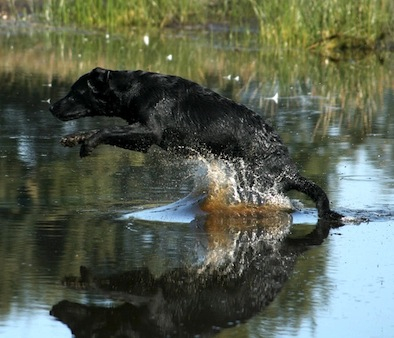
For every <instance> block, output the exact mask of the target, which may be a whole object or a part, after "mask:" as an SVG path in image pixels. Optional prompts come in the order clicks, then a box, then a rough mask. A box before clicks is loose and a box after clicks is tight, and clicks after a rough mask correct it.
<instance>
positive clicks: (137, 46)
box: [0, 32, 392, 136]
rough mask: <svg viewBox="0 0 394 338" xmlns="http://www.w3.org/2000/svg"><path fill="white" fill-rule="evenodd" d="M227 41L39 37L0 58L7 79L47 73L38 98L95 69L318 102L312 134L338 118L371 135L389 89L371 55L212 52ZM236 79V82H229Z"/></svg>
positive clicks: (249, 45) (2, 44) (241, 97)
mask: <svg viewBox="0 0 394 338" xmlns="http://www.w3.org/2000/svg"><path fill="white" fill-rule="evenodd" d="M227 38H228V35H226V34H225V35H218V34H216V35H215V37H211V38H206V37H204V35H203V34H201V35H197V34H194V36H193V41H190V40H189V39H187V37H186V36H185V37H180V38H175V39H174V38H166V37H165V36H162V35H159V34H156V35H151V43H150V45H149V46H146V45H144V42H143V39H142V36H141V35H139V34H136V33H135V34H133V35H130V36H129V37H128V38H125V39H122V38H118V37H114V38H112V37H111V38H110V39H106V38H105V36H103V35H100V34H99V35H90V34H86V35H71V36H70V35H69V34H68V33H62V32H61V33H56V34H55V33H42V34H36V35H27V36H25V37H20V38H17V37H14V38H13V39H10V40H7V39H3V40H0V58H1V59H2V61H3V65H5V67H6V69H9V70H10V73H9V75H8V76H9V79H8V81H11V82H12V81H15V80H16V79H14V78H15V77H16V76H17V74H20V73H26V74H31V73H36V74H40V75H44V76H45V78H47V79H48V80H47V82H45V83H39V84H37V85H35V86H34V87H32V88H31V89H30V91H31V92H37V91H40V90H42V91H45V93H43V94H41V96H42V98H43V99H47V98H48V97H47V96H48V92H47V91H48V87H45V86H43V85H45V84H47V83H52V84H53V87H59V84H58V82H67V83H68V84H71V82H73V81H75V79H76V78H77V77H78V76H80V75H81V74H83V73H85V72H87V71H89V70H91V69H92V68H94V67H96V66H102V67H107V68H111V69H146V70H152V71H160V72H162V73H170V74H176V75H179V76H183V77H186V78H190V79H193V80H195V81H197V82H199V83H202V84H204V85H206V86H208V87H211V88H213V89H214V90H217V91H220V92H221V93H223V94H225V95H226V96H230V97H233V98H235V99H236V100H238V101H242V102H243V103H245V104H247V105H249V106H251V107H253V108H254V109H257V110H258V109H262V110H266V111H267V109H266V108H267V107H268V108H269V107H273V104H271V103H272V102H271V101H269V100H265V99H264V98H265V97H271V96H273V95H274V94H275V93H276V92H279V96H280V97H286V96H288V97H297V96H307V95H310V96H313V97H321V98H322V100H321V107H319V111H321V112H324V114H322V115H321V116H320V120H319V121H316V122H318V124H317V126H316V129H315V130H314V135H315V136H319V135H326V134H327V132H328V129H329V126H330V125H331V123H332V121H333V120H338V119H339V120H340V121H341V122H340V123H341V124H342V125H343V126H346V128H350V129H357V130H359V132H360V133H363V134H365V133H368V132H371V126H372V116H373V115H374V114H375V112H376V107H377V106H380V102H381V101H382V95H383V90H384V89H385V88H391V87H392V82H391V78H392V74H390V66H389V65H387V66H386V65H384V64H383V65H381V64H380V63H379V62H378V60H377V59H376V58H375V57H374V56H373V55H371V56H370V57H367V58H365V59H363V60H359V61H358V62H357V63H354V62H353V61H352V62H351V63H348V62H343V63H338V64H334V63H331V62H329V61H324V60H322V59H320V58H319V57H317V56H316V55H313V54H310V53H308V52H303V53H300V52H299V51H297V50H295V51H294V53H293V52H286V53H281V52H280V51H275V50H273V51H269V52H268V51H264V50H261V51H260V50H256V49H255V46H256V42H255V41H253V39H250V37H249V36H248V35H245V39H241V38H240V37H238V38H237V39H238V40H237V41H233V44H234V45H235V46H243V48H245V52H244V51H243V49H240V50H238V49H237V48H236V47H235V50H234V49H229V48H228V46H226V48H223V49H221V48H212V46H218V44H219V43H223V41H227V40H226V39H227ZM216 40H218V41H216ZM196 46H197V48H196ZM191 50H193V52H192V53H191V52H190V51H191ZM229 51H230V52H229ZM168 54H172V55H173V61H168V60H167V59H166V56H167V55H168ZM381 61H382V62H384V60H383V59H381ZM229 74H230V75H232V79H231V80H229V79H228V76H227V75H229ZM236 76H238V77H239V81H235V80H234V78H235V77H236ZM54 77H55V78H54ZM283 102H284V101H283V100H282V103H283ZM292 102H295V101H292ZM296 108H297V107H295V109H296ZM289 109H291V107H290V108H289ZM344 114H345V115H344Z"/></svg>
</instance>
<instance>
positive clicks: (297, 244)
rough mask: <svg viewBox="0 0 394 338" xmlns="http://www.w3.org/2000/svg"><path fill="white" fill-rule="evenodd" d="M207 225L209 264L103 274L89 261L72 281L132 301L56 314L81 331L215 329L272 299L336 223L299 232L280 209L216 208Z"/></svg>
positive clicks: (59, 308) (64, 307)
mask: <svg viewBox="0 0 394 338" xmlns="http://www.w3.org/2000/svg"><path fill="white" fill-rule="evenodd" d="M204 228H205V231H206V233H207V234H208V238H209V241H208V243H207V254H206V259H205V260H204V262H203V263H202V264H199V265H198V266H193V267H190V266H189V267H182V268H176V269H171V270H169V271H167V272H165V273H163V274H162V275H160V276H159V277H156V276H154V275H153V274H152V273H151V272H150V271H149V270H148V269H146V268H141V269H136V270H132V271H127V272H123V273H119V274H114V275H110V276H104V277H103V276H101V277H100V276H94V275H93V274H92V273H91V272H90V271H89V270H88V269H87V268H86V267H81V271H80V276H79V277H75V278H72V277H67V278H65V280H64V283H65V284H66V285H68V286H71V287H76V288H84V289H92V290H94V289H96V290H97V289H99V290H100V292H105V293H106V294H107V295H108V297H109V298H115V299H118V300H119V299H121V300H122V301H124V304H123V305H121V306H118V307H111V308H105V307H100V306H90V305H82V304H78V303H72V302H69V301H67V300H63V301H61V302H60V303H58V304H56V305H54V306H53V308H52V310H51V315H53V316H55V317H56V318H58V319H59V320H60V321H62V322H63V323H65V324H67V325H68V326H69V328H70V329H71V331H72V332H73V334H74V335H75V336H76V337H92V336H94V337H140V336H141V337H145V336H146V337H167V336H179V337H187V336H196V335H200V336H209V335H211V334H214V333H215V332H217V331H218V330H220V329H221V328H225V327H229V326H232V325H234V324H236V323H239V322H242V321H245V320H247V319H249V318H251V317H252V316H254V315H255V314H257V313H258V312H259V311H260V310H261V309H262V308H264V307H265V306H266V305H267V304H269V303H270V302H271V301H272V300H273V298H274V297H275V296H276V295H277V294H278V292H279V291H280V289H281V287H282V286H283V284H284V282H285V281H286V280H287V279H288V277H289V275H290V274H291V272H292V270H293V267H294V265H295V262H296V259H297V257H298V256H299V254H301V253H302V252H304V251H305V250H306V248H307V247H308V246H310V245H319V244H321V243H322V242H323V240H324V239H325V238H326V237H327V235H328V233H329V229H330V226H329V224H327V223H325V222H324V221H319V223H318V224H317V226H316V228H315V229H314V230H313V231H312V232H311V233H309V234H308V235H306V236H304V237H302V238H293V237H292V236H289V233H290V229H291V216H290V215H289V214H288V213H286V212H280V211H275V212H274V211H272V212H264V213H261V214H260V213H256V214H254V215H249V216H248V217H233V216H231V215H227V216H223V215H220V214H216V215H210V216H209V217H208V219H206V220H205V221H204Z"/></svg>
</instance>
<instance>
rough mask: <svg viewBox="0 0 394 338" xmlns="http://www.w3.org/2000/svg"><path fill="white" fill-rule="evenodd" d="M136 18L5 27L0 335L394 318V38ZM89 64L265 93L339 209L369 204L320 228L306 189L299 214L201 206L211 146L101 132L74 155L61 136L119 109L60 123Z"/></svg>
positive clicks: (371, 325)
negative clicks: (169, 146) (349, 40)
mask: <svg viewBox="0 0 394 338" xmlns="http://www.w3.org/2000/svg"><path fill="white" fill-rule="evenodd" d="M144 35H145V34H141V35H139V34H137V33H134V34H130V36H127V37H121V36H111V37H109V38H108V37H106V36H105V35H104V34H103V35H101V34H91V33H75V32H64V31H45V32H41V31H40V30H39V29H36V30H34V31H33V32H32V31H30V30H27V31H25V32H24V31H23V30H21V29H16V30H11V31H8V30H7V32H3V33H1V35H0V45H1V46H0V59H1V60H2V62H1V64H0V83H2V86H1V94H0V95H1V96H0V144H1V148H0V219H1V228H0V254H1V257H2V258H1V260H0V264H1V271H2V277H1V279H0V294H1V296H0V299H1V302H0V336H4V337H42V336H47V337H52V336H55V335H56V336H57V337H70V336H71V330H73V332H74V334H75V335H76V336H77V337H82V336H90V335H92V332H93V331H94V332H96V334H97V336H100V334H101V336H103V337H107V336H109V335H111V334H112V335H113V336H116V334H120V332H123V333H127V334H129V335H132V333H136V332H140V333H141V334H142V336H160V335H165V334H168V335H177V334H178V335H181V336H185V335H195V334H201V335H207V336H210V335H217V336H219V337H220V336H223V337H231V336H234V337H275V336H278V337H279V336H280V337H287V336H298V337H325V336H327V337H328V336H330V337H332V336H349V335H354V336H358V337H392V336H394V324H393V321H392V320H391V316H392V313H394V306H393V304H392V302H390V299H393V296H394V288H393V285H394V265H393V263H392V259H391V243H392V242H393V240H394V227H393V224H394V220H393V219H394V215H393V212H392V210H393V204H394V193H393V188H394V179H393V177H394V176H393V173H394V166H393V164H392V163H393V154H394V151H393V137H394V121H393V117H392V114H391V112H392V110H393V107H394V99H393V98H394V95H393V82H392V78H393V64H392V60H391V58H390V56H391V55H380V57H379V58H377V57H376V56H374V55H371V56H369V57H367V58H365V59H362V60H359V61H352V60H347V61H344V62H341V63H332V62H330V61H328V60H324V59H321V58H320V57H319V56H317V55H312V54H308V53H305V52H303V51H290V52H285V51H280V50H279V51H278V50H275V49H270V48H266V49H262V48H261V46H259V44H258V42H257V40H256V39H255V38H254V37H253V36H250V35H247V36H242V34H240V35H239V36H233V35H229V34H227V33H225V32H214V33H212V34H206V33H203V32H201V33H199V32H189V33H185V34H179V33H174V32H171V31H169V32H165V33H160V34H159V33H156V34H154V33H152V34H150V39H149V41H150V43H149V45H146V44H145V43H144V38H143V37H144ZM169 55H172V58H169V57H168V56H169ZM95 66H103V67H108V68H114V69H124V68H127V69H138V68H143V69H148V70H152V71H160V72H163V73H172V74H177V75H180V76H184V77H187V78H190V79H193V80H195V81H197V82H199V83H202V84H204V85H206V86H208V87H210V88H212V89H214V90H217V91H219V92H221V93H222V94H224V95H226V96H229V97H232V98H234V99H235V100H237V101H241V102H242V103H244V104H247V105H248V106H249V107H251V108H252V109H254V110H256V111H263V112H264V116H265V117H266V118H267V119H268V120H270V121H271V122H272V123H273V124H274V125H275V127H276V129H277V130H278V131H279V133H280V134H281V136H282V138H283V140H284V142H285V143H286V144H287V145H288V146H289V148H290V152H291V154H292V156H293V157H294V159H295V160H296V162H297V163H298V165H299V166H300V168H301V171H302V173H303V174H304V175H305V176H307V177H309V178H311V179H313V180H315V181H316V182H317V183H319V184H320V185H321V186H322V187H323V188H324V189H325V190H326V192H327V193H328V195H329V196H330V200H331V202H332V207H333V209H334V210H337V211H339V212H341V213H344V214H345V215H347V216H348V219H349V220H353V219H354V218H363V217H364V218H368V219H369V222H363V223H360V224H355V223H354V222H349V223H347V224H346V225H345V226H343V227H341V228H337V229H331V230H330V231H328V229H327V228H326V226H325V225H324V224H317V217H316V211H315V209H314V208H313V204H311V202H310V201H308V200H307V199H306V198H305V196H303V195H301V194H297V193H292V194H290V195H289V196H290V198H291V200H292V201H293V202H296V204H297V205H300V203H302V204H303V207H302V208H301V209H300V210H297V211H295V212H294V213H293V214H292V215H291V216H290V215H289V214H288V213H286V212H282V211H275V210H272V209H269V208H268V209H264V208H258V209H257V210H256V209H253V208H252V209H245V208H241V209H232V210H228V208H227V209H226V210H223V209H220V208H222V207H223V206H222V205H216V207H217V208H219V209H218V210H220V212H211V213H210V214H209V215H206V214H199V213H198V211H197V210H196V209H195V204H193V203H192V202H193V201H195V199H194V200H193V198H197V199H198V198H200V197H201V196H202V195H198V194H197V195H189V194H190V192H192V191H195V190H196V186H199V185H198V184H199V183H198V182H197V183H196V177H198V173H199V170H201V168H202V169H204V168H205V169H204V170H206V168H207V167H206V165H207V164H206V163H205V164H202V163H198V162H197V163H196V162H195V161H183V160H180V159H173V158H169V156H168V155H167V154H165V153H163V152H161V151H159V150H154V151H152V152H150V153H149V154H147V155H142V154H139V153H134V152H128V151H126V150H122V149H117V148H112V147H106V146H101V147H99V148H98V149H96V151H95V153H94V154H93V155H92V156H91V157H89V158H85V159H82V160H81V159H79V157H78V150H77V149H74V148H72V149H70V148H67V149H66V148H63V147H62V146H61V145H60V144H59V140H60V138H61V136H63V135H65V134H67V133H72V132H74V131H78V130H83V129H91V128H97V127H100V128H101V127H103V126H106V125H113V124H119V123H123V122H122V121H119V120H108V119H105V118H99V119H97V118H95V119H85V120H78V121H70V122H67V123H64V122H61V121H58V120H56V119H55V118H53V116H52V115H51V114H50V113H49V112H48V101H49V100H52V101H53V100H56V99H58V98H60V97H61V96H63V95H64V94H65V93H66V92H67V91H68V88H69V86H70V85H71V84H72V83H73V82H74V81H75V80H76V79H77V78H78V77H79V76H80V75H81V74H83V73H85V72H87V71H89V70H90V69H92V68H94V67H95ZM276 93H279V99H278V103H275V102H274V101H273V100H271V99H269V98H271V97H273V96H274V95H275V94H276ZM208 165H211V163H210V164H208ZM209 168H210V169H212V168H213V167H209ZM208 171H209V170H208ZM196 173H197V174H196ZM219 173H222V174H223V172H221V171H219ZM196 175H197V176H196ZM224 176H225V178H227V180H226V179H224V178H223V177H221V176H220V175H219V176H215V181H214V182H216V183H220V184H224V185H228V184H230V183H231V175H227V176H226V175H224ZM229 182H230V183H229ZM220 184H219V185H220ZM230 185H231V184H230ZM187 196H189V197H187ZM182 198H186V200H182ZM179 200H181V201H183V202H177V201H179ZM185 201H186V202H185ZM174 202H175V203H178V204H176V205H175V207H174V205H172V207H168V205H171V203H174ZM161 206H165V207H164V208H165V209H164V211H163V209H159V217H156V218H153V220H152V219H151V220H147V219H146V218H147V214H149V215H151V216H152V211H151V210H150V208H157V207H161ZM154 210H156V211H157V210H158V209H154ZM138 212H139V213H140V214H138ZM129 213H137V216H138V215H139V217H133V218H128V217H127V218H124V217H123V218H122V216H124V215H126V214H129ZM141 213H142V216H141ZM134 216H135V214H134ZM154 216H157V214H154ZM163 217H164V219H163ZM163 221H164V222H163ZM315 229H316V230H315ZM308 234H309V235H308ZM80 266H86V267H87V268H88V269H89V274H88V276H93V277H89V278H92V279H93V280H94V283H95V285H96V286H97V285H99V286H101V289H97V288H93V287H92V279H89V278H85V279H83V280H81V279H78V276H79V270H80ZM71 276H75V277H73V278H72V277H71ZM66 277H67V278H66ZM62 281H63V283H62ZM89 281H90V284H89ZM122 281H123V282H122ZM125 291H128V292H125ZM65 301H67V302H65ZM125 301H126V302H127V305H124V302H125ZM93 305H95V306H96V307H95V308H92V307H89V306H93ZM113 308H115V310H112V309H113ZM81 321H82V323H81ZM82 330H84V331H85V333H86V334H85V335H83V333H82ZM89 332H90V333H89Z"/></svg>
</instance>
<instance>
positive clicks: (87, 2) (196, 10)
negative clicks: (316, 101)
mask: <svg viewBox="0 0 394 338" xmlns="http://www.w3.org/2000/svg"><path fill="white" fill-rule="evenodd" d="M43 12H44V13H45V18H46V20H47V21H48V22H50V23H52V24H54V25H66V26H69V25H72V26H76V27H82V28H88V29H99V30H106V31H113V30H122V29H123V30H127V29H132V28H141V27H142V28H147V27H159V28H163V27H168V26H176V25H186V24H187V25H205V24H209V23H225V24H228V25H229V26H232V27H241V28H243V29H244V30H249V29H250V28H258V30H259V32H260V36H261V39H262V41H263V42H266V43H269V44H282V45H283V46H297V45H298V46H299V45H304V46H305V45H308V44H311V43H313V42H316V41H318V40H319V39H324V38H326V37H328V36H330V35H332V34H347V35H351V36H356V37H362V38H367V39H371V40H373V39H376V38H377V37H378V36H379V35H381V34H382V33H389V34H391V33H393V30H394V28H393V25H394V24H393V23H394V21H393V12H394V3H393V1H391V0H359V1H348V0H327V1H318V0H287V1H274V0H269V1H267V0H243V1H236V0H222V1H221V0H200V1H189V0H155V1H151V0H134V1H126V0H124V1H122V0H118V1H115V0H70V1H66V0H44V3H43Z"/></svg>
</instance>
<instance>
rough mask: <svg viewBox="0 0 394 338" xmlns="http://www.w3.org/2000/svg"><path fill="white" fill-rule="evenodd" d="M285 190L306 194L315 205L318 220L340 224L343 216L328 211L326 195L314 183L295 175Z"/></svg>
mask: <svg viewBox="0 0 394 338" xmlns="http://www.w3.org/2000/svg"><path fill="white" fill-rule="evenodd" d="M285 190H286V191H289V190H298V191H300V192H302V193H304V194H306V195H307V196H309V197H310V198H311V199H312V200H313V201H314V202H315V203H316V208H317V212H318V215H319V218H321V219H324V220H327V221H330V222H336V223H341V220H342V218H343V215H341V214H339V213H337V212H335V211H333V210H331V209H330V201H329V199H328V197H327V194H326V193H325V192H324V190H323V189H322V188H320V187H319V186H318V185H317V184H316V183H314V182H312V181H310V180H308V179H306V178H305V177H303V176H301V175H297V176H296V177H293V178H292V179H291V180H289V181H288V183H287V185H286V186H285Z"/></svg>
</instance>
